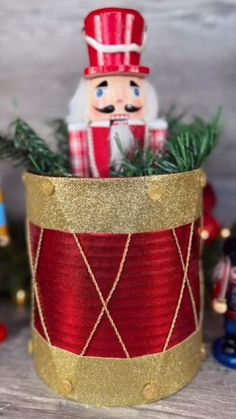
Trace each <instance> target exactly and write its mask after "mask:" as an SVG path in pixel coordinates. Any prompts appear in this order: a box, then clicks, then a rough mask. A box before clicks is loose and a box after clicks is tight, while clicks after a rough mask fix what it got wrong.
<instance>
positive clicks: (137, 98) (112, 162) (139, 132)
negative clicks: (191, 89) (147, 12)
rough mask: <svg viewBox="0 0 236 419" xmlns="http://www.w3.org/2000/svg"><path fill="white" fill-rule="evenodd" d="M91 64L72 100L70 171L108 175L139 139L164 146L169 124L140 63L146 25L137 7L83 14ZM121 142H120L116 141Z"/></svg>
mask: <svg viewBox="0 0 236 419" xmlns="http://www.w3.org/2000/svg"><path fill="white" fill-rule="evenodd" d="M83 33H84V38H85V41H86V43H87V46H88V52H89V59H90V67H89V68H87V69H86V70H85V72H84V78H82V79H81V81H80V83H79V86H78V89H77V91H76V93H75V95H74V97H73V98H72V101H71V103H70V113H69V116H68V127H69V133H70V153H71V165H72V172H73V174H74V175H76V176H81V177H89V176H92V177H109V176H110V168H111V167H114V168H115V169H116V170H117V169H119V166H120V163H121V161H122V152H123V151H124V152H129V151H130V152H132V151H133V150H134V148H135V146H137V142H138V143H139V144H140V146H141V147H142V148H145V147H148V148H151V149H153V150H154V151H156V152H157V153H158V152H160V151H163V149H164V146H165V141H166V134H167V123H166V121H165V120H162V119H158V118H157V115H158V100H157V95H156V92H155V90H154V88H153V87H152V85H151V84H150V83H149V82H148V81H147V80H146V79H145V77H146V76H147V75H148V74H149V68H147V67H143V66H141V65H140V59H141V53H142V50H143V47H144V44H145V39H146V25H145V22H144V19H143V17H142V16H141V15H140V14H139V12H137V11H135V10H128V9H118V8H108V9H100V10H96V11H94V12H92V13H90V14H89V15H88V16H87V18H86V19H85V24H84V31H83ZM118 141H119V142H120V146H118V143H117V142H118Z"/></svg>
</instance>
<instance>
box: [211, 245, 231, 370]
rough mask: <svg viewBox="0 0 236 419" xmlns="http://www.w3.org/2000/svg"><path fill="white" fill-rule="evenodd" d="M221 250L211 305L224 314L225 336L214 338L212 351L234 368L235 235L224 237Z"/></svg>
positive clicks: (222, 362)
mask: <svg viewBox="0 0 236 419" xmlns="http://www.w3.org/2000/svg"><path fill="white" fill-rule="evenodd" d="M223 252H224V257H223V259H222V261H221V262H220V263H219V264H218V265H217V266H216V269H215V273H214V279H215V284H214V288H213V301H212V305H213V309H214V310H215V311H216V312H217V313H219V314H224V315H225V336H224V337H221V338H219V339H217V340H216V342H215V344H214V348H213V351H214V356H215V358H216V359H217V360H218V361H219V362H220V363H221V364H223V365H225V366H227V367H231V368H234V369H236V237H229V238H227V239H226V241H225V243H224V247H223Z"/></svg>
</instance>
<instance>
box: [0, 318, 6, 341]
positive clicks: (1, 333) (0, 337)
mask: <svg viewBox="0 0 236 419" xmlns="http://www.w3.org/2000/svg"><path fill="white" fill-rule="evenodd" d="M6 337H7V328H6V326H5V325H4V324H2V323H0V343H1V342H4V340H5V339H6Z"/></svg>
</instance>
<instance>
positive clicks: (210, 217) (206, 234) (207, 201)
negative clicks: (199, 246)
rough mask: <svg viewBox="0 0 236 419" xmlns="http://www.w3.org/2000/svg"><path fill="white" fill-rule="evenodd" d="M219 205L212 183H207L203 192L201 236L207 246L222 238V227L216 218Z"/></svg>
mask: <svg viewBox="0 0 236 419" xmlns="http://www.w3.org/2000/svg"><path fill="white" fill-rule="evenodd" d="M216 205H217V198H216V193H215V191H214V189H213V187H212V185H211V184H210V183H207V184H206V186H205V188H204V191H203V226H202V228H201V230H200V236H201V238H202V239H203V240H204V242H205V244H206V245H209V244H211V243H213V242H214V241H216V240H217V239H218V238H219V236H220V229H221V226H220V224H219V222H218V220H217V218H216V217H215V216H214V210H215V208H216Z"/></svg>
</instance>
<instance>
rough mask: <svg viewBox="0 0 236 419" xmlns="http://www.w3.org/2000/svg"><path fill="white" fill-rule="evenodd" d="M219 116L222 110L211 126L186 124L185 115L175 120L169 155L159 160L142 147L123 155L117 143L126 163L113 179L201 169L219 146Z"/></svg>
mask: <svg viewBox="0 0 236 419" xmlns="http://www.w3.org/2000/svg"><path fill="white" fill-rule="evenodd" d="M220 114H221V111H220V110H219V111H218V112H217V114H216V115H215V116H214V118H213V119H212V120H211V121H210V122H209V123H207V122H205V121H204V120H203V119H200V118H195V119H194V120H193V122H192V123H190V124H186V123H183V122H182V121H181V118H182V115H179V116H178V117H176V119H175V121H173V119H172V121H173V124H172V131H171V128H170V127H169V140H168V142H167V147H166V152H165V153H164V155H160V156H158V157H157V156H156V155H155V153H154V152H153V151H151V150H148V149H146V150H142V149H141V148H140V147H138V148H137V149H136V150H135V152H134V154H133V156H130V155H129V154H127V153H124V152H123V150H122V148H121V146H120V142H119V140H118V141H117V144H118V147H119V149H120V151H121V153H122V156H123V160H122V163H121V167H120V169H119V171H115V170H114V169H113V171H112V176H116V177H120V176H135V177H136V176H150V175H159V174H171V173H179V172H187V171H190V170H195V169H198V168H199V167H201V165H202V164H203V163H204V162H205V161H206V159H207V158H208V156H209V155H210V153H211V152H212V150H213V149H214V148H215V146H216V144H217V141H218V138H219V134H220V129H219V121H220Z"/></svg>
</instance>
